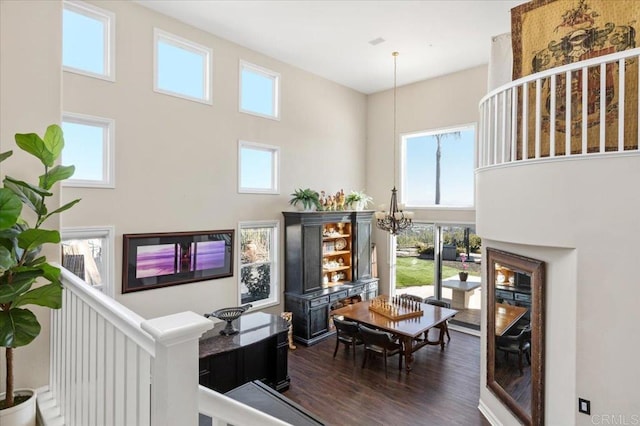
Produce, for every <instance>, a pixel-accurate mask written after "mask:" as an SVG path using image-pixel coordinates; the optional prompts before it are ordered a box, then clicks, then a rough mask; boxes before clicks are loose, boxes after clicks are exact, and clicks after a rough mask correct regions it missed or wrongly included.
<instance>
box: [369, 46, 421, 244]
mask: <svg viewBox="0 0 640 426" xmlns="http://www.w3.org/2000/svg"><path fill="white" fill-rule="evenodd" d="M392 55H393V189H392V190H391V203H390V205H389V212H388V213H387V212H385V211H384V210H385V208H384V205H383V206H382V207H381V209H380V211H377V212H376V213H375V217H376V221H377V225H378V228H380V229H382V230H384V231H387V232H389V233H390V234H391V235H398V234H399V233H400V232H402V231H404V230H405V229H409V228H411V226H412V222H413V212H405V211H403V210H404V205H403V204H400V205H398V190H397V189H396V139H397V135H396V128H397V123H396V121H397V120H396V110H397V102H396V97H397V95H396V92H397V59H398V55H399V53H398V52H393V53H392Z"/></svg>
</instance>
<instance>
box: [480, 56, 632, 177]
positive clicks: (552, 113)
mask: <svg viewBox="0 0 640 426" xmlns="http://www.w3.org/2000/svg"><path fill="white" fill-rule="evenodd" d="M639 61H640V48H636V49H630V50H625V51H622V52H617V53H613V54H610V55H606V56H599V57H595V58H591V59H587V60H584V61H581V62H576V63H572V64H568V65H563V66H561V67H557V68H553V69H550V70H547V71H543V72H539V73H537V74H532V75H529V76H527V77H523V78H520V79H518V80H516V81H513V82H511V83H509V84H506V85H504V86H502V87H499V88H497V89H496V90H494V91H492V92H490V93H489V94H487V95H486V96H485V97H484V98H482V100H481V101H480V126H479V143H478V150H477V164H478V168H483V167H491V166H496V165H500V164H508V163H513V162H521V161H532V160H536V161H544V160H548V159H558V158H568V157H574V156H592V155H594V154H596V155H597V154H616V155H620V154H628V153H633V154H637V153H638V152H640V151H639V147H638V145H639V144H638V141H639V140H640V115H639V114H638V111H640V93H639V88H640V72H638V63H639ZM601 94H603V96H601ZM604 123H606V124H604ZM603 124H604V125H603ZM582 158H584V157H582Z"/></svg>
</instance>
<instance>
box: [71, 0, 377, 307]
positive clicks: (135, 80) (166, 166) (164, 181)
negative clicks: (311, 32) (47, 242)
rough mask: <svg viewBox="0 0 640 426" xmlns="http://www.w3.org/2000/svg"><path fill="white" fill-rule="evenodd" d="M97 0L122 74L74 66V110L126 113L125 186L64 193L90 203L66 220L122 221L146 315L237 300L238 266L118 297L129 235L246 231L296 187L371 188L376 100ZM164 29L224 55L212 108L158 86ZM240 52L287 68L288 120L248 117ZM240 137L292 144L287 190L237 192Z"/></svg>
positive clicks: (121, 157) (218, 59)
mask: <svg viewBox="0 0 640 426" xmlns="http://www.w3.org/2000/svg"><path fill="white" fill-rule="evenodd" d="M95 4H96V5H98V6H99V7H103V8H106V9H108V10H111V11H113V12H114V13H115V14H116V23H117V28H116V67H117V70H116V77H117V80H116V82H115V83H111V82H106V81H102V80H98V79H93V78H90V77H85V76H81V75H77V74H73V73H67V72H65V73H64V75H63V83H64V84H63V106H64V110H65V111H69V112H76V113H82V114H89V115H95V116H103V117H108V118H113V119H115V121H116V188H115V189H80V188H65V191H64V193H63V198H64V200H65V201H66V200H71V199H73V198H76V197H81V198H82V202H81V203H80V204H79V205H78V206H77V208H75V209H74V210H72V211H71V212H69V214H65V215H64V217H63V220H62V225H63V226H64V227H76V226H89V225H114V226H115V230H116V239H115V247H116V250H115V259H116V270H115V277H116V282H115V288H116V293H118V294H117V295H116V298H117V299H118V301H119V302H121V303H123V304H124V305H126V306H127V307H129V308H131V309H132V310H134V311H135V312H137V313H138V314H140V315H142V316H143V317H147V318H149V317H154V316H159V315H166V314H170V313H173V312H179V311H183V310H193V311H195V312H209V311H211V310H213V309H217V308H221V307H226V306H236V305H237V303H238V302H237V297H238V296H237V286H238V279H239V277H238V273H237V271H236V273H235V276H234V277H232V278H224V279H218V280H212V281H203V282H197V283H191V284H183V285H179V286H173V287H166V288H162V289H155V290H146V291H141V292H136V293H128V294H125V295H121V294H119V293H120V287H121V276H122V272H121V263H122V260H121V259H122V234H126V233H145V232H171V231H198V230H214V229H235V228H237V224H238V221H245V220H274V219H277V220H280V219H281V217H282V214H281V212H282V211H283V210H289V209H290V206H289V205H288V200H289V198H290V195H289V194H291V192H293V190H294V189H295V188H299V187H303V188H304V187H311V188H314V189H316V190H318V191H319V190H327V191H331V192H335V191H338V190H340V188H344V190H345V191H349V190H351V189H360V188H363V187H364V183H365V162H364V161H363V158H364V157H365V143H366V138H365V131H366V127H365V120H366V108H367V104H366V97H365V95H363V94H360V93H358V92H356V91H353V90H351V89H347V88H345V87H343V86H340V85H337V84H335V83H332V82H329V81H327V80H324V79H322V78H319V77H317V76H315V75H313V74H310V73H308V72H304V71H301V70H299V69H296V68H293V67H291V66H289V65H286V64H284V63H282V62H279V61H276V60H274V59H271V58H269V57H266V56H264V55H262V54H259V53H256V52H253V51H251V50H248V49H245V48H243V47H240V46H238V45H235V44H233V43H230V42H228V41H225V40H222V39H220V38H218V37H215V36H213V35H211V34H208V33H206V32H203V31H201V30H198V29H195V28H193V27H190V26H188V25H186V24H183V23H180V22H178V21H176V20H174V19H171V18H169V17H166V16H164V15H160V14H158V13H156V12H154V11H151V10H149V9H147V8H144V7H141V6H139V5H137V4H134V3H131V2H95ZM154 27H158V28H161V29H163V30H165V31H168V32H170V33H173V34H176V35H178V36H180V37H183V38H186V39H189V40H192V41H195V42H196V43H199V44H202V45H205V46H208V47H210V48H211V49H212V50H213V63H214V67H213V68H214V71H213V72H214V80H213V105H204V104H200V103H196V102H191V101H187V100H183V99H179V98H175V97H170V96H166V95H161V94H158V93H155V92H153V90H152V88H153V67H152V64H153V28H154ZM240 59H243V60H246V61H249V62H252V63H255V64H257V65H260V66H263V67H266V68H269V69H271V70H273V71H276V72H278V73H280V74H281V84H282V92H281V95H282V109H281V111H282V113H281V117H282V118H281V120H280V121H274V120H269V119H264V118H259V117H255V116H251V115H247V114H241V113H239V112H238V66H239V60H240ZM238 139H243V140H248V141H254V142H260V143H266V144H271V145H277V146H280V147H281V160H282V163H281V164H282V168H281V194H280V195H251V194H238V193H237V143H238ZM236 244H237V241H236ZM281 261H283V257H281ZM235 262H236V264H237V259H236V261H235ZM281 270H283V268H281ZM282 279H283V277H282V276H281V283H282ZM283 288H284V286H283V285H282V289H283ZM283 307H284V304H283V303H282V304H281V305H280V306H277V307H274V308H272V309H270V311H272V312H280V311H282V310H283Z"/></svg>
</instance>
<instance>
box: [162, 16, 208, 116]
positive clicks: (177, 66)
mask: <svg viewBox="0 0 640 426" xmlns="http://www.w3.org/2000/svg"><path fill="white" fill-rule="evenodd" d="M153 36H154V79H153V90H154V91H156V92H158V93H163V94H165V95H171V96H176V97H179V98H184V99H189V100H192V101H196V102H202V103H205V104H211V103H212V95H211V74H212V71H211V69H212V65H211V62H212V56H213V55H212V52H211V49H209V48H208V47H206V46H203V45H201V44H198V43H195V42H193V41H190V40H187V39H184V38H182V37H178V36H177V35H174V34H170V33H168V32H166V31H162V30H160V29H158V28H154V31H153Z"/></svg>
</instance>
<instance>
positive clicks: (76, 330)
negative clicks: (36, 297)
mask: <svg viewBox="0 0 640 426" xmlns="http://www.w3.org/2000/svg"><path fill="white" fill-rule="evenodd" d="M61 269H62V283H63V285H64V295H63V303H62V308H61V309H59V310H54V311H52V318H51V343H50V377H49V386H48V389H46V391H45V392H42V393H40V394H39V396H38V406H39V410H40V413H41V415H42V418H43V424H44V425H45V426H47V425H51V426H53V425H69V426H74V425H83V426H84V425H107V426H108V425H117V426H129V425H131V426H145V425H153V426H164V425H166V426H169V425H197V424H198V415H199V413H202V414H205V415H207V416H209V417H211V418H212V424H213V425H224V424H227V423H229V422H232V423H233V424H234V425H237V426H243V425H255V424H263V425H267V426H276V425H278V426H279V425H286V423H284V422H282V421H280V420H278V419H276V418H274V417H271V416H269V415H266V414H264V413H262V412H260V411H257V410H254V409H252V408H250V407H248V406H246V405H243V404H241V403H238V402H236V401H234V400H232V399H230V398H228V397H226V396H225V395H222V394H219V393H217V392H214V391H212V390H210V389H206V388H203V387H201V386H199V385H198V339H199V337H200V336H201V335H202V333H204V332H205V331H206V330H208V329H210V328H211V327H212V326H213V323H211V321H210V320H208V319H206V318H204V317H203V316H202V315H198V314H196V313H193V312H181V313H177V314H173V315H169V316H165V317H160V318H155V319H151V320H145V319H144V318H142V317H140V316H139V315H137V314H136V313H134V312H132V311H131V310H129V309H127V308H126V307H124V306H122V305H121V304H119V303H118V302H116V301H115V300H113V299H111V298H109V297H107V296H105V295H104V294H103V293H101V292H100V291H98V290H95V289H93V288H91V287H90V286H89V285H88V284H86V283H85V282H83V281H82V280H81V279H79V278H78V277H76V276H75V275H74V274H73V273H71V272H69V271H68V270H66V269H64V268H61Z"/></svg>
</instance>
